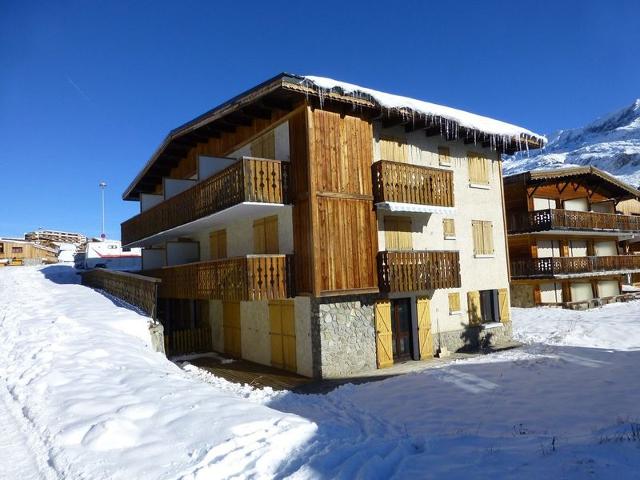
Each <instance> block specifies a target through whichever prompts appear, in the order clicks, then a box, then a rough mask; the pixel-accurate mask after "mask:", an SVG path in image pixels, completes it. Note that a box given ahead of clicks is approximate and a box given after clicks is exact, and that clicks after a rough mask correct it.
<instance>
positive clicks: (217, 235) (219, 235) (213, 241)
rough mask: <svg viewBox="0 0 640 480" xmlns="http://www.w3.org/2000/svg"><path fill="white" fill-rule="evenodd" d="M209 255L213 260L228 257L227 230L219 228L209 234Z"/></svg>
mask: <svg viewBox="0 0 640 480" xmlns="http://www.w3.org/2000/svg"><path fill="white" fill-rule="evenodd" d="M209 257H210V258H211V260H218V259H219V258H227V231H226V230H224V229H223V230H217V231H215V232H211V233H210V234H209Z"/></svg>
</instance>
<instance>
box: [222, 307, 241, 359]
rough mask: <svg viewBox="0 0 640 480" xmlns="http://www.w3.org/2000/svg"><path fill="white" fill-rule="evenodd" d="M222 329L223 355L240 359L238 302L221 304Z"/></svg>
mask: <svg viewBox="0 0 640 480" xmlns="http://www.w3.org/2000/svg"><path fill="white" fill-rule="evenodd" d="M222 329H223V333H224V353H225V354H227V355H229V356H231V357H234V358H241V357H242V335H241V334H242V328H241V323H240V302H222Z"/></svg>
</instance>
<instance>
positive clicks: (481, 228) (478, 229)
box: [471, 220, 495, 256]
mask: <svg viewBox="0 0 640 480" xmlns="http://www.w3.org/2000/svg"><path fill="white" fill-rule="evenodd" d="M471 229H472V231H473V254H474V255H476V256H484V255H493V254H494V253H495V251H494V249H493V223H492V222H488V221H484V220H472V221H471Z"/></svg>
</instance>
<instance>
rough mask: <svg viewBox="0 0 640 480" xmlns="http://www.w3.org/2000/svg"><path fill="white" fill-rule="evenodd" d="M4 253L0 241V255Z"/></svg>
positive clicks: (2, 244)
mask: <svg viewBox="0 0 640 480" xmlns="http://www.w3.org/2000/svg"><path fill="white" fill-rule="evenodd" d="M3 253H4V243H0V255H1V254H3Z"/></svg>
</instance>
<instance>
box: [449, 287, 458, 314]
mask: <svg viewBox="0 0 640 480" xmlns="http://www.w3.org/2000/svg"><path fill="white" fill-rule="evenodd" d="M459 311H460V294H459V293H458V292H452V293H450V294H449V313H453V312H459Z"/></svg>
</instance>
